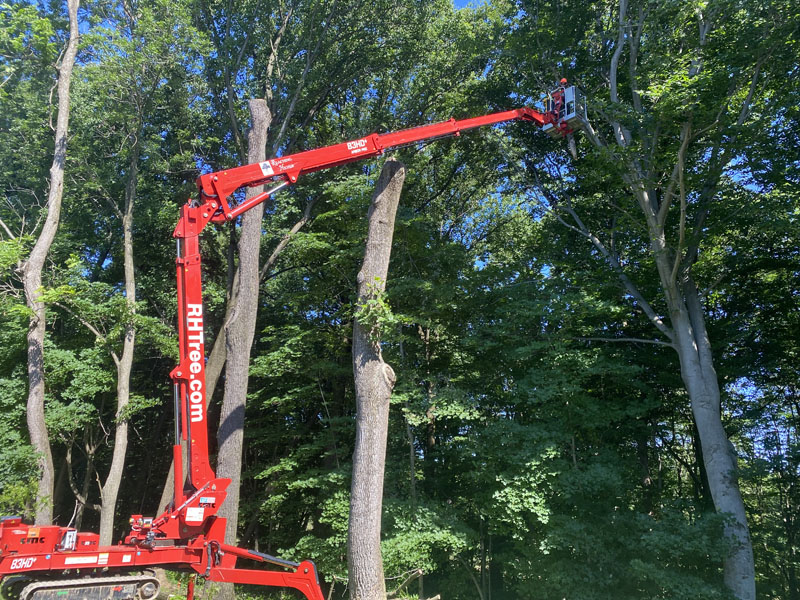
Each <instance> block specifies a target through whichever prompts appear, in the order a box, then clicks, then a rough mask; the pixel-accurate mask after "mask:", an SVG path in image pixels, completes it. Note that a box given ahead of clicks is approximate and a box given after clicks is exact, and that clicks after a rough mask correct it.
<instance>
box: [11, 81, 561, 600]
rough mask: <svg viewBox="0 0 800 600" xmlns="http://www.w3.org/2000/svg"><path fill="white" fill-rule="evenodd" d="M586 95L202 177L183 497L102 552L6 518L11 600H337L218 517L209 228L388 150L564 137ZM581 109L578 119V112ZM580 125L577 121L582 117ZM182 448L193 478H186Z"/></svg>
mask: <svg viewBox="0 0 800 600" xmlns="http://www.w3.org/2000/svg"><path fill="white" fill-rule="evenodd" d="M570 93H571V94H572V97H575V94H576V92H575V88H568V87H566V85H565V82H564V81H562V85H561V86H560V87H558V88H557V89H556V90H555V91H553V92H552V93H551V94H550V95H549V98H548V102H547V111H546V112H539V111H536V110H533V109H531V108H519V109H516V110H509V111H504V112H497V113H492V114H488V115H484V116H480V117H474V118H470V119H462V120H454V119H450V120H449V121H444V122H441V123H434V124H430V125H424V126H421V127H415V128H412V129H404V130H401V131H397V132H394V133H384V134H378V133H373V134H371V135H368V136H366V137H362V138H358V139H355V140H351V141H349V142H343V143H341V144H335V145H332V146H326V147H324V148H318V149H316V150H308V151H306V152H300V153H297V154H292V155H289V156H283V157H280V158H273V159H271V160H267V161H264V162H261V163H254V164H251V165H245V166H242V167H236V168H233V169H227V170H224V171H219V172H216V173H209V174H206V175H201V176H200V177H199V178H198V179H197V187H198V190H199V192H200V197H199V199H198V200H197V201H193V200H190V201H189V202H187V203H186V204H185V205H184V206H182V207H181V210H180V219H179V221H178V225H177V227H176V228H175V232H174V233H173V236H174V237H175V238H177V240H178V257H177V259H176V267H177V278H178V341H179V350H180V362H179V364H178V366H177V367H175V369H173V370H172V372H171V374H170V376H171V378H172V381H173V384H174V400H175V421H176V422H175V442H174V445H173V457H174V459H175V479H174V496H173V498H174V500H173V502H172V504H171V505H170V506H169V507H168V509H167V511H166V512H165V513H164V514H162V515H160V516H159V517H156V518H145V517H142V516H141V515H133V516H132V517H131V519H130V522H131V530H130V532H129V533H128V535H127V536H126V537H125V539H124V541H122V542H120V543H119V544H117V545H115V546H99V536H98V535H97V534H94V533H82V532H78V531H76V530H75V529H73V528H70V527H59V526H55V525H53V526H42V527H33V526H30V525H26V524H23V523H22V519H21V518H20V517H2V518H0V578H1V579H2V580H1V581H0V593H2V595H3V596H4V597H5V598H13V599H14V600H152V599H153V598H155V597H156V596H157V594H158V591H159V582H158V580H157V579H156V578H155V577H154V576H153V573H152V572H151V571H150V570H151V569H153V568H155V567H159V568H164V569H168V570H175V571H184V572H189V573H191V577H190V580H189V587H188V593H187V600H192V598H193V593H194V579H195V577H196V576H197V575H199V576H200V577H203V578H204V579H207V580H210V581H218V582H231V583H246V584H254V585H264V586H276V587H287V588H294V589H296V590H299V591H300V592H301V593H302V594H303V595H304V596H305V597H306V598H307V599H308V600H325V599H324V596H323V594H322V591H321V589H320V586H319V581H318V577H317V571H316V567H315V566H314V563H312V562H311V561H304V562H301V563H296V562H292V561H288V560H283V559H280V558H277V557H274V556H270V555H267V554H262V553H260V552H256V551H254V550H246V549H243V548H237V547H235V546H231V545H229V544H226V543H225V519H224V518H222V517H219V516H217V512H218V511H219V508H220V507H221V506H222V503H223V502H224V501H225V497H226V489H227V487H228V485H229V484H230V480H229V479H222V478H218V477H217V476H216V474H215V473H214V470H213V469H212V468H211V464H210V462H209V457H208V424H207V414H206V378H205V346H204V337H203V336H204V327H203V297H202V296H203V293H202V277H201V265H200V263H201V260H200V248H199V236H200V233H201V232H202V231H203V229H204V228H205V226H206V225H208V223H224V222H226V221H232V220H234V219H236V217H238V216H239V215H241V214H242V213H244V212H246V211H248V210H250V209H251V208H253V207H255V206H257V205H258V204H260V203H262V202H264V201H265V200H266V199H267V198H269V197H270V196H271V195H272V194H273V193H275V192H276V191H277V190H278V189H280V188H282V187H284V186H287V185H291V184H293V183H295V182H296V181H297V180H298V178H300V177H301V176H302V175H305V174H307V173H313V172H315V171H320V170H323V169H330V168H332V167H336V166H339V165H344V164H347V163H351V162H355V161H360V160H365V159H368V158H372V157H375V156H380V155H381V154H383V153H384V152H385V151H386V150H390V149H392V148H398V147H401V146H406V145H409V144H414V143H417V142H422V141H428V140H432V139H435V138H439V137H444V136H451V135H456V136H457V135H459V134H460V133H461V132H462V131H466V130H469V129H474V128H476V127H482V126H486V125H493V124H497V123H503V122H506V121H515V120H518V121H529V122H532V123H535V124H536V125H538V126H539V127H542V128H544V129H545V130H549V131H548V133H551V134H552V132H553V131H556V132H558V135H563V134H565V133H568V132H569V131H570V126H571V125H574V121H573V120H572V119H570V118H568V117H569V116H570V114H569V113H570V111H569V110H567V111H566V112H565V110H564V107H565V106H566V104H565V99H566V98H568V97H569V94H570ZM573 112H574V111H573ZM573 116H574V115H573ZM270 182H273V183H275V185H273V187H272V188H271V189H269V190H267V191H265V192H263V193H261V194H259V195H257V196H255V197H253V198H250V199H249V200H245V201H243V202H241V203H239V204H233V203H232V194H233V193H234V192H235V191H236V190H238V189H240V188H243V187H253V186H260V185H264V184H267V183H270ZM181 441H183V442H185V444H186V447H187V449H188V457H187V464H188V470H189V472H188V473H187V474H186V476H184V474H183V473H182V472H181V471H182V467H181V465H182V464H183V460H182V450H181ZM239 559H244V560H249V561H253V562H261V563H269V564H272V565H276V566H279V567H282V568H283V569H284V570H283V571H275V570H265V569H255V568H242V567H240V566H238V564H237V563H238V561H239Z"/></svg>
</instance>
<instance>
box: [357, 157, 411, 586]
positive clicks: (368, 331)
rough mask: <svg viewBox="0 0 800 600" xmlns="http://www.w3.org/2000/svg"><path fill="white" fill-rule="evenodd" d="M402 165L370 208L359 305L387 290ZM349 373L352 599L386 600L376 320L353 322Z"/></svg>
mask: <svg viewBox="0 0 800 600" xmlns="http://www.w3.org/2000/svg"><path fill="white" fill-rule="evenodd" d="M404 179H405V168H404V167H403V165H402V164H401V163H399V162H397V161H394V160H391V159H390V160H387V161H386V164H385V165H384V167H383V170H382V171H381V175H380V177H379V178H378V184H377V186H376V189H375V193H374V194H373V196H372V204H371V205H370V208H369V214H368V220H369V230H368V233H367V243H366V250H365V252H364V263H363V265H362V267H361V271H360V272H359V274H358V304H359V305H363V304H365V303H366V302H368V301H369V300H370V299H374V298H376V297H378V296H380V295H381V294H382V293H383V292H384V290H385V289H386V276H387V274H388V272H389V258H390V256H391V252H392V236H393V233H394V220H395V214H396V213H397V205H398V203H399V201H400V192H401V191H402V189H403V180H404ZM353 376H354V378H355V390H356V443H355V448H354V451H353V481H352V486H351V490H350V523H349V527H348V533H347V564H348V568H349V576H348V577H349V587H350V598H351V600H385V599H386V584H385V581H384V576H383V559H382V557H381V512H382V507H383V472H384V466H385V462H386V439H387V435H388V430H389V399H390V397H391V395H392V389H393V388H394V384H395V374H394V371H393V370H392V368H391V367H390V366H389V365H388V364H386V363H385V362H383V357H382V356H381V348H380V331H379V330H378V327H377V325H376V324H374V323H371V324H367V323H361V322H360V321H359V319H358V318H357V319H355V320H354V322H353Z"/></svg>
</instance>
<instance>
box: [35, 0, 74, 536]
mask: <svg viewBox="0 0 800 600" xmlns="http://www.w3.org/2000/svg"><path fill="white" fill-rule="evenodd" d="M78 3H79V0H67V10H68V12H69V41H68V42H67V48H66V50H65V51H64V56H63V57H62V59H61V65H60V66H59V68H58V116H57V117H56V133H55V151H54V154H53V163H52V165H51V167H50V189H49V191H48V195H47V218H46V219H45V222H44V226H43V227H42V231H41V233H40V234H39V238H38V239H37V240H36V244H35V245H34V247H33V250H32V251H31V255H30V257H29V258H28V260H27V261H26V262H25V264H24V265H23V267H22V272H23V285H24V288H25V299H26V302H27V305H28V308H30V309H31V311H32V315H31V317H30V322H29V324H28V402H27V419H28V431H29V433H30V436H31V444H32V445H33V448H34V450H35V451H36V453H37V454H38V455H39V469H40V474H39V486H38V489H37V492H36V517H35V519H36V524H37V525H49V524H50V523H51V522H52V520H53V482H54V469H53V455H52V453H51V451H50V439H49V437H48V434H47V425H46V424H45V420H44V335H45V323H46V320H45V319H46V315H45V305H44V303H43V302H42V301H41V300H40V296H41V290H40V288H41V287H42V270H43V268H44V263H45V260H46V259H47V254H48V252H49V251H50V246H51V245H52V243H53V239H54V238H55V235H56V230H57V229H58V222H59V218H60V215H61V198H62V195H63V192H64V163H65V161H66V157H67V133H68V130H69V88H70V79H71V78H72V67H73V66H74V64H75V56H76V55H77V53H78Z"/></svg>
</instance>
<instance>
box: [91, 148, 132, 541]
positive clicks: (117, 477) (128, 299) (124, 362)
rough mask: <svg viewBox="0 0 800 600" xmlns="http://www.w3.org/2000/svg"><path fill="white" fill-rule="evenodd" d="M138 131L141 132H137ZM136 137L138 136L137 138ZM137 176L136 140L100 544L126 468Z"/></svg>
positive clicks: (106, 537) (125, 219)
mask: <svg viewBox="0 0 800 600" xmlns="http://www.w3.org/2000/svg"><path fill="white" fill-rule="evenodd" d="M140 133H141V132H140ZM138 138H139V136H137V138H136V139H137V140H138ZM138 175H139V143H138V142H135V143H134V146H133V148H132V149H131V159H130V164H129V165H128V181H127V184H126V186H125V213H124V214H123V216H122V231H123V234H122V239H123V254H124V266H125V305H126V309H127V314H126V315H125V319H126V322H125V339H124V340H123V342H122V354H121V355H120V357H119V359H118V360H117V361H115V362H116V363H117V365H116V366H117V411H116V420H115V421H116V423H115V425H116V430H115V432H114V452H113V455H112V457H111V467H109V470H108V476H107V477H106V482H105V484H103V488H102V490H101V494H100V495H101V499H100V502H101V505H102V509H101V511H100V545H101V546H108V545H110V544H111V543H112V537H113V534H114V514H115V512H116V508H117V496H118V495H119V486H120V483H121V482H122V474H123V471H124V469H125V454H126V452H127V450H128V420H127V418H124V414H125V409H126V408H127V406H128V402H129V401H130V392H131V368H132V366H133V350H134V346H135V343H136V324H135V322H134V319H133V317H134V315H135V314H136V273H135V271H134V267H133V206H134V204H135V202H136V183H137V180H138Z"/></svg>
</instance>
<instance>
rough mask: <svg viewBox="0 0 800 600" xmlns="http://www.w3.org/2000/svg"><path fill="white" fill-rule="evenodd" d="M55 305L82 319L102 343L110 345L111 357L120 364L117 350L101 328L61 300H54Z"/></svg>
mask: <svg viewBox="0 0 800 600" xmlns="http://www.w3.org/2000/svg"><path fill="white" fill-rule="evenodd" d="M53 305H54V306H57V307H59V308H60V309H62V310H65V311H66V312H68V313H69V314H71V315H72V316H73V317H75V318H76V319H77V320H78V321H80V323H81V324H82V325H83V326H84V327H86V329H88V330H89V331H91V332H92V333H93V334H94V336H95V337H96V338H97V339H98V340H99V341H100V343H102V344H103V345H104V346H107V347H108V353H109V354H110V355H111V358H113V359H114V364H115V365H116V366H119V357H118V356H117V353H116V352H114V351H113V350H112V349H111V347H110V346H108V339H106V336H104V335H103V334H102V333H100V331H99V330H98V329H97V328H96V327H95V326H94V325H92V324H91V323H89V321H87V320H86V319H84V318H83V317H82V316H80V315H79V314H78V313H76V312H75V311H74V310H72V309H71V308H70V307H69V306H67V305H66V304H61V303H60V302H53Z"/></svg>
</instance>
